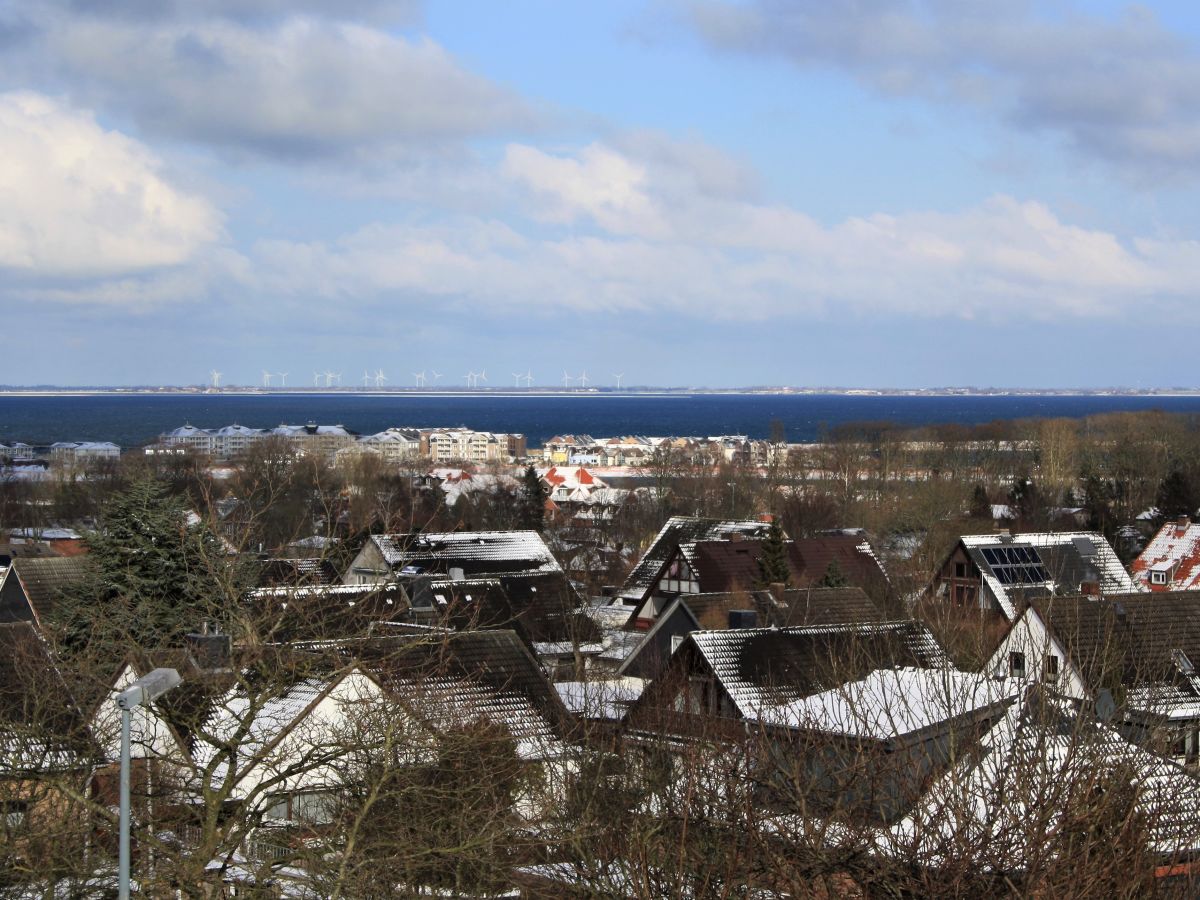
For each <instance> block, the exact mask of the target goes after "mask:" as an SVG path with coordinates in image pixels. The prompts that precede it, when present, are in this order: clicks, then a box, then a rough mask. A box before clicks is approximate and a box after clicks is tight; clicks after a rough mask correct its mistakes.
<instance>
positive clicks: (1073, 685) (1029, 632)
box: [984, 607, 1089, 700]
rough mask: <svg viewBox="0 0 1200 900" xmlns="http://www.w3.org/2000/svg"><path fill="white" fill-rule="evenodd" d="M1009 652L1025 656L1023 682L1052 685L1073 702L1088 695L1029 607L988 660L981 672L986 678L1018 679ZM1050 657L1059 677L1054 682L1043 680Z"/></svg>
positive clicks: (1065, 657)
mask: <svg viewBox="0 0 1200 900" xmlns="http://www.w3.org/2000/svg"><path fill="white" fill-rule="evenodd" d="M1012 653H1022V654H1024V656H1025V673H1024V675H1023V676H1022V677H1023V680H1024V681H1026V682H1035V681H1042V682H1044V683H1046V684H1050V685H1052V686H1053V687H1054V688H1055V690H1057V691H1058V692H1059V693H1061V694H1064V695H1065V696H1068V697H1073V698H1075V699H1080V700H1081V699H1084V698H1086V697H1088V696H1089V692H1088V689H1087V687H1086V685H1085V684H1084V683H1083V679H1082V678H1081V677H1080V676H1079V672H1078V670H1077V669H1076V668H1075V666H1074V664H1073V663H1072V662H1071V661H1070V660H1069V659H1068V658H1067V654H1066V651H1065V650H1064V649H1063V646H1062V645H1061V644H1060V643H1059V642H1058V641H1057V640H1055V639H1054V638H1053V637H1051V635H1050V633H1049V631H1048V630H1047V629H1046V624H1045V623H1044V622H1043V621H1042V618H1041V616H1039V615H1038V614H1037V613H1036V612H1035V611H1034V610H1033V608H1032V607H1028V608H1026V610H1025V611H1024V612H1023V613H1021V615H1020V617H1019V618H1018V619H1017V621H1016V622H1015V623H1014V624H1013V627H1012V628H1011V629H1009V632H1008V634H1007V635H1006V636H1005V638H1004V640H1003V641H1001V642H1000V646H999V647H997V648H996V652H995V653H993V654H992V658H991V659H990V660H988V663H987V667H986V668H985V669H984V672H985V673H986V674H989V675H1003V676H1004V677H1006V678H1013V677H1017V675H1016V674H1015V673H1014V672H1013V671H1011V667H1010V658H1011V657H1010V654H1012ZM1051 654H1053V655H1054V656H1057V657H1058V677H1057V678H1056V679H1055V680H1053V681H1046V680H1045V679H1044V678H1043V672H1044V671H1045V665H1046V658H1047V657H1048V656H1050V655H1051Z"/></svg>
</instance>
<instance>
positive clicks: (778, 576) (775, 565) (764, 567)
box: [758, 519, 792, 586]
mask: <svg viewBox="0 0 1200 900" xmlns="http://www.w3.org/2000/svg"><path fill="white" fill-rule="evenodd" d="M758 572H759V581H760V583H761V585H762V586H766V585H771V584H787V583H788V582H789V581H790V580H791V577H792V572H791V569H790V568H789V567H788V561H787V544H786V543H784V540H783V528H782V527H781V526H780V524H779V520H778V519H772V520H771V527H770V528H768V529H767V535H766V537H764V538H763V541H762V551H761V552H760V553H759V555H758Z"/></svg>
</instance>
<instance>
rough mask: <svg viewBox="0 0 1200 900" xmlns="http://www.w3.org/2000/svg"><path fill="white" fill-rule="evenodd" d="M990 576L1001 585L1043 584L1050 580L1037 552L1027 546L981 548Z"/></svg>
mask: <svg viewBox="0 0 1200 900" xmlns="http://www.w3.org/2000/svg"><path fill="white" fill-rule="evenodd" d="M981 550H982V553H983V558H984V560H985V561H986V562H987V563H988V565H989V567H990V568H991V570H992V575H993V576H994V577H995V578H996V580H997V581H999V582H1000V583H1001V584H1003V585H1010V584H1018V585H1020V584H1043V583H1045V582H1047V581H1049V580H1050V575H1049V573H1048V572H1047V571H1046V567H1045V566H1044V565H1043V564H1042V558H1041V556H1040V555H1039V554H1038V552H1037V550H1035V549H1034V548H1033V547H1031V546H1029V545H1028V544H1013V545H1010V546H1006V547H984V548H981Z"/></svg>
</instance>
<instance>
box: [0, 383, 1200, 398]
mask: <svg viewBox="0 0 1200 900" xmlns="http://www.w3.org/2000/svg"><path fill="white" fill-rule="evenodd" d="M91 396H113V397H121V396H129V397H171V396H178V397H305V396H316V397H380V398H387V397H403V398H407V399H411V398H424V397H428V398H432V399H436V398H439V397H506V398H520V397H527V398H530V399H543V398H546V397H555V398H577V399H583V400H586V399H590V398H596V397H603V398H615V397H620V398H630V399H637V398H639V397H646V398H654V399H664V398H670V397H706V396H747V397H769V396H780V397H802V396H828V397H972V398H980V397H1200V388H1147V389H1138V388H911V389H909V388H836V387H816V388H791V387H763V388H753V387H750V388H661V387H647V388H621V389H619V390H618V389H617V388H612V387H602V388H566V389H555V388H531V389H514V388H472V389H454V388H446V389H440V388H367V389H364V388H351V387H346V388H295V389H291V388H253V387H229V388H187V387H132V388H124V387H77V388H76V387H70V388H68V387H61V388H60V387H29V388H23V387H12V386H8V387H2V388H0V397H91Z"/></svg>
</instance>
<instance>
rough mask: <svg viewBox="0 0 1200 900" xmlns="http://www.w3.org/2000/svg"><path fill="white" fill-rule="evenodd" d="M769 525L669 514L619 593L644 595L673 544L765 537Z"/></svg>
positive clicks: (672, 550)
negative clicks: (738, 536)
mask: <svg viewBox="0 0 1200 900" xmlns="http://www.w3.org/2000/svg"><path fill="white" fill-rule="evenodd" d="M769 527H770V526H769V525H768V524H766V523H764V522H757V521H747V520H740V521H739V520H727V519H702V518H699V517H698V516H672V517H671V518H669V519H667V521H666V523H665V524H664V525H663V527H662V529H661V530H660V531H659V532H658V535H657V536H656V537H655V538H654V541H653V542H652V543H651V544H650V547H649V548H648V549H647V550H646V552H645V553H644V554H642V558H641V559H640V560H639V561H638V564H637V565H636V566H634V567H633V571H631V572H630V573H629V577H628V578H626V579H625V584H624V585H623V586H622V588H621V596H622V597H625V598H628V599H633V600H640V599H642V598H644V597H645V596H646V592H647V591H649V590H650V588H651V587H652V586H653V584H654V580H655V578H656V577H657V576H658V574H659V572H660V571H661V570H662V567H663V565H664V564H665V563H666V562H667V560H668V559H669V558H670V556H671V554H673V553H674V552H675V548H676V547H687V548H688V550H689V551H690V549H691V547H692V546H693V545H694V544H696V542H697V541H713V540H721V539H723V538H727V537H728V536H729V535H731V534H742V535H745V536H747V537H765V536H766V533H767V530H768V529H769Z"/></svg>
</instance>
